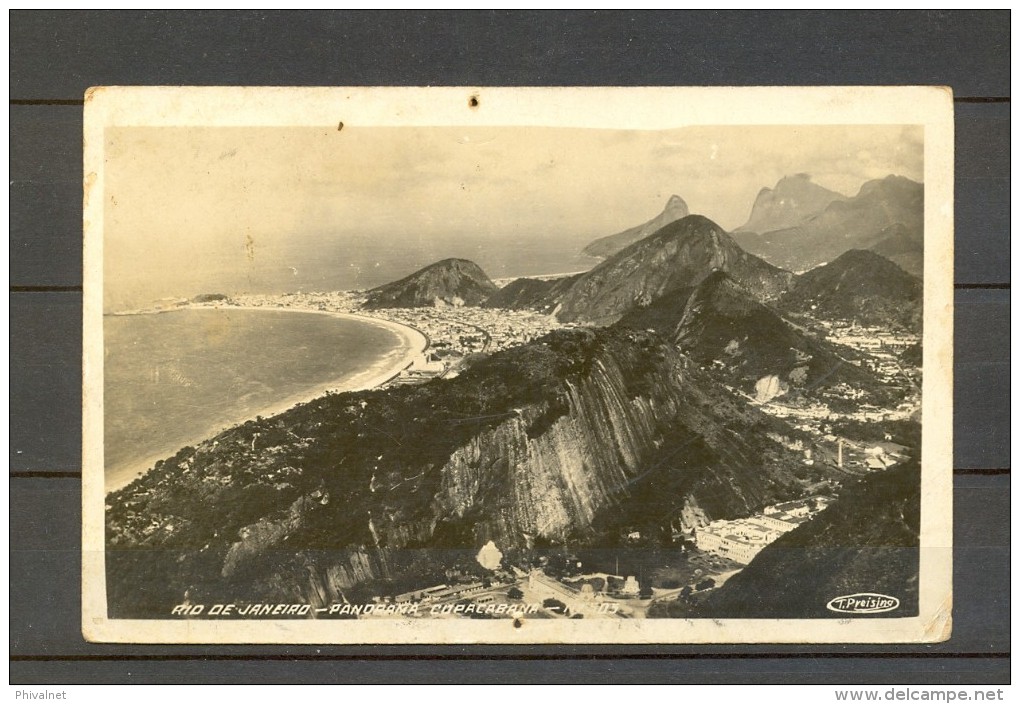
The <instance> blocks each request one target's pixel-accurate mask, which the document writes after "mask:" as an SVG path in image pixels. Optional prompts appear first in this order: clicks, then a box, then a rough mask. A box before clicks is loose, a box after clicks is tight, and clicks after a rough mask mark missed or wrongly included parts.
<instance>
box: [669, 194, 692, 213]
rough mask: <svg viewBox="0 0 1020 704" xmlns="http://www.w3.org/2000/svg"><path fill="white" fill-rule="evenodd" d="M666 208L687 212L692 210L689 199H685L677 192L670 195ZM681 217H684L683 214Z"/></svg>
mask: <svg viewBox="0 0 1020 704" xmlns="http://www.w3.org/2000/svg"><path fill="white" fill-rule="evenodd" d="M665 210H666V211H668V210H683V211H684V213H685V214H687V213H689V212H690V210H689V209H688V207H687V201H685V200H684V199H683V198H681V197H680V196H678V195H676V194H675V193H674V194H673V195H671V196H670V197H669V200H668V201H666V208H665ZM681 217H683V215H681Z"/></svg>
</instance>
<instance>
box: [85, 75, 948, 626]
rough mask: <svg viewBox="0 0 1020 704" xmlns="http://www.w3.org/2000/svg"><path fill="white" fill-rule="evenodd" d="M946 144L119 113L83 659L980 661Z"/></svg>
mask: <svg viewBox="0 0 1020 704" xmlns="http://www.w3.org/2000/svg"><path fill="white" fill-rule="evenodd" d="M952 119H953V117H952V95H951V93H950V91H949V90H948V89H945V88H937V87H930V88H925V87H899V88H896V87H887V88H869V87H860V88H544V89H543V88H526V89H522V88H512V89H510V88H484V87H483V88H314V89H307V88H172V87H163V88H156V87H152V88H143V87H139V88H120V87H99V88H94V89H91V90H90V91H89V92H88V93H87V94H86V96H85V134H84V138H85V165H84V167H85V174H84V198H85V310H84V342H85V350H84V369H85V378H84V399H85V401H84V458H83V463H84V464H83V466H84V491H83V494H84V495H83V501H84V506H83V509H84V532H83V541H84V555H83V558H84V559H83V564H84V574H83V630H84V633H85V636H86V637H87V638H88V639H90V640H94V641H113V642H138V643H145V642H169V643H394V644H410V643H503V644H513V643H549V644H553V643H649V644H654V643H750V642H803V643H825V642H831V643H839V642H928V641H939V640H944V639H946V638H948V637H949V634H950V623H951V568H952V558H951V535H952V531H951V528H952V527H951V517H952V509H951V479H952V475H951V463H952V441H951V428H952V426H951V409H952V379H951V376H952V302H953V298H952V294H953V290H952V263H953V244H952V222H953V186H952V173H953V125H952Z"/></svg>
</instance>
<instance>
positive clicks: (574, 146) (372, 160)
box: [105, 126, 923, 300]
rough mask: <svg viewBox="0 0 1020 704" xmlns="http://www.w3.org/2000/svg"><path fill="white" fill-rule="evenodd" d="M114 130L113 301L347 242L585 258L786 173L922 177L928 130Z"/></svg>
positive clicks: (843, 184)
mask: <svg viewBox="0 0 1020 704" xmlns="http://www.w3.org/2000/svg"><path fill="white" fill-rule="evenodd" d="M106 135H107V145H106V146H107V149H106V190H105V196H106V212H105V228H106V231H105V248H106V277H107V281H106V287H107V289H108V292H110V293H115V292H116V290H117V288H118V287H124V288H126V289H131V290H132V291H133V293H134V294H138V293H139V292H140V291H143V290H144V291H148V290H149V289H151V290H152V291H153V292H154V293H159V294H166V293H167V292H169V291H172V290H174V286H175V284H177V283H180V284H181V287H182V288H183V289H189V286H188V285H184V284H185V283H186V282H191V283H190V288H194V287H201V286H203V285H204V282H205V281H206V280H207V279H209V278H211V277H213V278H214V277H216V276H223V277H225V278H226V279H229V278H230V277H231V276H232V275H234V274H237V273H238V272H241V271H242V270H243V269H244V268H245V267H251V266H252V262H254V261H259V260H266V259H269V260H271V261H273V262H275V263H278V264H281V265H286V264H288V263H289V262H290V258H291V256H292V255H293V254H294V253H295V252H304V253H306V256H305V257H304V259H301V261H303V262H307V261H308V257H307V253H308V252H309V251H316V250H321V251H326V250H328V251H329V252H333V253H335V252H343V251H344V248H345V247H349V248H351V251H353V250H354V249H355V248H361V249H364V248H365V247H368V248H369V249H371V250H372V256H373V257H375V258H377V259H378V258H380V257H385V256H386V251H387V249H390V250H401V251H403V252H404V253H405V254H406V250H408V249H415V248H418V249H422V250H424V251H426V252H427V254H428V256H429V257H433V256H434V257H435V258H440V257H442V256H465V254H464V250H465V249H466V250H470V251H481V252H484V251H486V248H487V247H492V248H493V251H495V250H497V249H499V244H500V242H502V243H503V245H502V246H503V247H505V246H506V244H505V243H506V242H507V241H513V242H521V243H525V244H522V246H532V245H534V246H541V245H542V243H546V244H548V245H550V246H551V245H555V246H557V247H559V248H560V249H564V248H568V249H571V250H572V248H574V247H576V248H578V249H579V248H580V247H582V246H583V245H584V244H585V243H587V242H588V241H590V240H592V239H594V238H596V237H601V236H603V235H609V234H613V233H615V232H618V231H620V230H623V229H626V228H628V227H631V226H633V225H637V224H640V223H641V222H644V221H645V220H648V219H650V218H651V217H653V216H654V215H656V214H658V212H659V211H660V210H661V209H662V207H663V206H664V204H665V202H666V200H667V199H668V198H669V196H670V195H672V194H674V193H675V194H678V195H680V196H682V197H683V198H684V199H685V200H686V201H687V203H688V205H689V206H690V208H691V211H692V212H694V213H700V214H703V215H706V216H708V217H709V218H711V219H713V220H715V221H716V222H717V223H719V224H720V225H721V226H723V227H724V228H726V229H732V228H735V227H737V226H739V225H741V224H742V223H743V222H744V221H746V220H747V217H748V214H749V212H750V208H751V204H752V203H753V201H754V198H755V196H756V195H757V193H758V191H759V190H760V189H761V188H762V187H765V186H773V185H775V183H776V181H778V180H779V179H780V178H781V177H783V176H785V175H790V174H794V173H799V172H806V173H808V174H810V175H811V176H812V178H813V180H814V181H815V182H816V183H819V184H821V185H823V186H826V187H828V188H831V189H833V190H836V191H839V192H841V193H844V194H846V195H853V194H855V193H856V192H857V190H858V188H859V187H860V186H861V184H862V183H864V182H865V181H867V180H869V179H873V178H881V177H883V176H886V175H888V174H899V175H902V176H907V177H909V178H912V179H914V180H917V181H920V180H922V175H923V163H922V155H923V137H922V130H921V128H920V127H913V126H877V127H875V126H797V127H772V126H725V127H687V128H681V129H675V130H663V131H617V130H591V129H560V128H537V127H499V128H477V127H476V128H409V127H399V128H364V127H362V128H358V127H345V128H344V129H343V130H342V131H337V130H336V129H335V127H334V128H332V129H318V128H307V127H301V128H195V127H188V128H167V127H126V128H125V127H121V128H113V129H109V130H107V133H106ZM527 243H530V244H527ZM468 245H470V246H468ZM446 250H451V251H449V252H448V253H447V251H446ZM452 250H461V251H452ZM422 256H425V255H424V254H423V255H422ZM295 261H297V259H295ZM423 263H427V262H423ZM405 273H409V272H405ZM494 275H496V274H494ZM365 283H367V284H371V285H375V284H377V283H381V282H378V281H367V282H365ZM181 293H182V294H186V293H188V291H187V290H182V291H181ZM108 300H109V296H108Z"/></svg>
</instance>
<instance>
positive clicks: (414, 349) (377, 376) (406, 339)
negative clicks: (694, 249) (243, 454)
mask: <svg viewBox="0 0 1020 704" xmlns="http://www.w3.org/2000/svg"><path fill="white" fill-rule="evenodd" d="M231 309H233V310H248V311H259V310H261V311H273V312H278V311H284V312H293V313H304V314H316V315H326V316H330V317H333V318H340V319H344V320H354V321H357V322H365V323H371V324H373V325H375V326H376V327H381V328H384V329H386V330H389V331H390V332H392V333H394V334H395V335H397V337H398V338H399V340H400V344H399V345H398V346H397V347H396V348H395V349H394V350H392V351H391V352H388V353H387V354H386V355H385V356H384V357H382V358H381V359H380V360H378V361H377V362H375V363H374V364H372V365H371V366H369V367H368V368H367V369H364V370H362V371H359V372H354V373H353V374H347V375H345V376H343V377H340V378H338V379H331V380H330V381H328V382H325V383H320V384H316V385H315V386H313V387H311V388H310V389H308V390H306V391H302V392H300V393H297V394H292V395H290V396H288V397H287V398H285V399H283V400H281V401H277V402H275V403H272V404H271V405H269V406H266V407H264V408H261V409H259V410H258V411H255V412H251V413H245V414H244V415H243V417H241V418H239V419H238V420H236V421H232V422H230V423H228V424H226V425H223V426H221V427H219V428H217V429H212V430H210V431H209V432H206V433H203V434H202V436H201V437H198V438H192V439H189V440H186V441H183V442H180V443H176V442H175V443H174V447H173V448H172V449H170V450H168V451H163V450H160V451H156V452H153V453H150V454H149V455H147V456H146V457H145V458H144V459H141V460H138V461H131V462H130V463H128V464H127V465H126V466H124V467H121V468H119V469H117V470H114V471H113V472H111V473H110V474H109V475H105V467H104V485H105V486H104V491H105V493H106V494H110V493H111V492H114V491H118V490H119V489H123V488H124V487H125V486H127V485H128V484H130V483H131V482H133V481H134V480H135V479H137V478H138V477H140V476H142V475H144V474H145V473H146V472H148V471H149V470H150V469H152V467H153V465H154V464H155V463H156V462H158V461H159V460H162V459H166V458H167V457H170V456H172V455H173V454H174V453H175V452H176V451H177V450H179V449H181V448H182V447H186V446H188V445H192V446H195V445H198V444H199V443H201V442H203V441H205V440H208V439H209V438H212V437H214V436H216V435H218V434H219V433H221V432H223V431H224V430H228V429H230V428H234V427H237V426H238V425H242V424H243V423H246V422H248V421H249V420H253V419H255V418H256V417H258V416H262V417H265V418H269V417H272V416H276V415H279V414H281V413H283V412H284V411H288V410H290V409H291V408H293V407H294V406H297V405H300V404H303V403H308V402H310V401H314V400H315V399H317V398H320V397H322V396H325V395H326V394H327V393H349V392H354V391H367V390H370V389H374V388H377V387H379V386H381V385H383V384H385V383H386V382H387V381H389V380H390V379H392V378H394V377H395V376H397V375H398V374H400V372H401V371H403V370H404V369H407V368H408V367H409V366H411V364H412V363H413V362H414V358H415V357H417V356H418V355H420V354H422V353H423V352H425V351H426V350H427V349H428V347H429V339H428V336H426V335H425V334H424V333H423V332H421V331H420V330H417V329H415V328H413V327H411V326H409V325H403V324H401V323H397V322H394V321H392V320H385V319H382V318H373V317H370V316H366V315H358V314H357V313H339V312H334V311H326V310H318V309H315V308H293V307H286V306H233V305H223V306H208V305H201V304H199V305H190V306H182V307H180V308H177V309H175V310H221V311H222V310H231ZM167 312H169V311H167ZM139 315H140V313H139Z"/></svg>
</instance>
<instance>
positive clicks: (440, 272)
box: [365, 257, 497, 308]
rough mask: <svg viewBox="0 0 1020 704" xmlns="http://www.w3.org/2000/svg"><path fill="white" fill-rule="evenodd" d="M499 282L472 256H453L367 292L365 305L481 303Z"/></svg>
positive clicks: (367, 306)
mask: <svg viewBox="0 0 1020 704" xmlns="http://www.w3.org/2000/svg"><path fill="white" fill-rule="evenodd" d="M496 290H497V286H496V284H494V283H492V280H491V279H490V278H489V277H488V276H487V275H486V273H485V272H484V271H482V268H481V267H480V266H478V265H477V264H475V263H474V262H473V261H471V260H470V259H458V258H455V257H451V258H448V259H442V260H440V261H438V262H435V263H433V264H429V265H428V266H426V267H424V268H422V269H419V270H418V271H416V272H414V273H413V274H411V275H409V276H405V277H404V278H402V279H400V280H399V281H394V282H392V283H388V284H385V285H383V286H379V287H377V288H374V289H372V290H371V291H369V292H368V298H367V299H366V301H365V307H366V308H421V307H429V306H437V305H440V306H441V305H453V306H461V305H469V306H472V305H478V304H480V303H482V302H483V301H484V300H485V299H486V298H488V297H489V296H490V295H491V294H493V293H495V292H496Z"/></svg>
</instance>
